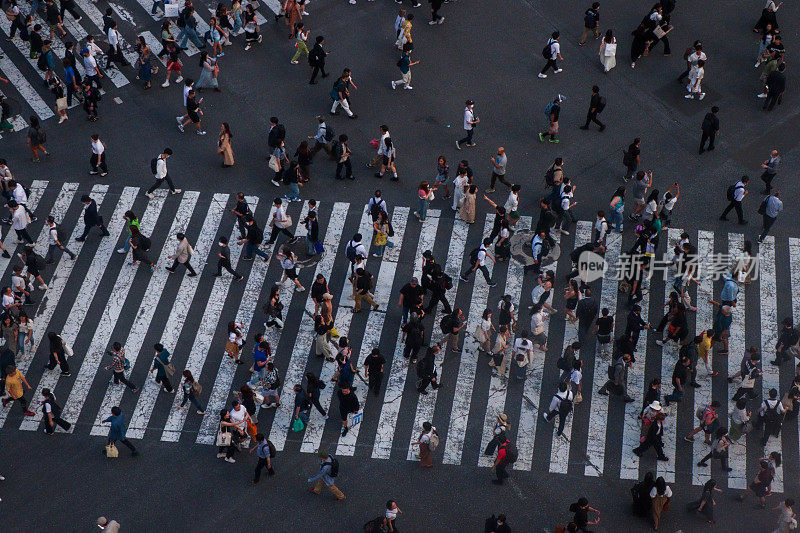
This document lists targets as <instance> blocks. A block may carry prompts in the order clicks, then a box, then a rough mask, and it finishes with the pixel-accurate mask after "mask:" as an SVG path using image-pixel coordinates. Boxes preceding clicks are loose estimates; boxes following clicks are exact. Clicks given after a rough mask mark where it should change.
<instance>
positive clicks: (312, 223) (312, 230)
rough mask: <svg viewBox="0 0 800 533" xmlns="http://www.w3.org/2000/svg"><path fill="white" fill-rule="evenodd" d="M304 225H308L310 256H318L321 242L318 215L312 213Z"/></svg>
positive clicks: (307, 238)
mask: <svg viewBox="0 0 800 533" xmlns="http://www.w3.org/2000/svg"><path fill="white" fill-rule="evenodd" d="M303 223H304V224H305V225H306V244H307V245H308V255H310V256H314V255H317V243H318V242H319V222H318V221H317V213H316V212H314V211H310V212H309V213H308V216H307V217H306V218H305V220H304V221H303Z"/></svg>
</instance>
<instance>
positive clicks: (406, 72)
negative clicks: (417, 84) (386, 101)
mask: <svg viewBox="0 0 800 533" xmlns="http://www.w3.org/2000/svg"><path fill="white" fill-rule="evenodd" d="M413 51H414V45H413V44H411V43H406V44H404V45H403V55H402V56H401V57H400V59H399V60H398V61H397V66H398V67H400V72H402V73H403V77H402V78H400V79H399V80H397V81H392V89H396V88H397V86H398V85H400V84H401V83H402V84H403V89H409V90H410V89H413V87H412V86H411V67H413V66H414V65H416V64H418V63H419V61H414V62H413V63H412V62H411V52H413Z"/></svg>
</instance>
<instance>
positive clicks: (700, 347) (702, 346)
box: [694, 329, 717, 376]
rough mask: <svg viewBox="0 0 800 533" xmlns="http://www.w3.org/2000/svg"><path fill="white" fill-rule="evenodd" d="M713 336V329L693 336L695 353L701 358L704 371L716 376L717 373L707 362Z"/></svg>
mask: <svg viewBox="0 0 800 533" xmlns="http://www.w3.org/2000/svg"><path fill="white" fill-rule="evenodd" d="M713 336H714V330H713V329H709V330H706V331H704V332H703V333H701V334H700V335H698V336H697V337H695V339H694V343H695V344H697V355H698V358H699V359H702V360H703V365H704V366H705V367H706V372H708V375H709V376H716V375H717V373H716V372H714V371H713V370H712V369H711V365H709V362H708V356H709V354H710V353H711V337H713Z"/></svg>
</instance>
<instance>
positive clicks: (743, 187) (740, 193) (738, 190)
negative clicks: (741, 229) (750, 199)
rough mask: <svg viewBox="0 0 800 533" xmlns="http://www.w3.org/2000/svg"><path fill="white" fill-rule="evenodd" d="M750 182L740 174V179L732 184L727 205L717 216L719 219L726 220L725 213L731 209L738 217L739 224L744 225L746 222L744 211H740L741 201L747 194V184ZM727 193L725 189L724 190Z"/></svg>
mask: <svg viewBox="0 0 800 533" xmlns="http://www.w3.org/2000/svg"><path fill="white" fill-rule="evenodd" d="M748 183H750V178H749V177H747V176H742V179H740V180H739V181H737V182H736V183H735V184H734V186H733V198H728V200H729V201H730V203H729V204H728V207H726V208H725V211H723V212H722V214H721V215H720V216H719V219H720V220H728V219H727V215H728V213H730V212H731V211H732V210H734V209H735V210H736V216H737V217H738V218H739V224H740V225H744V224H747V221H746V220H745V219H744V212H743V211H742V201H743V200H744V197H745V196H747V192H748V191H747V184H748ZM726 193H727V191H726Z"/></svg>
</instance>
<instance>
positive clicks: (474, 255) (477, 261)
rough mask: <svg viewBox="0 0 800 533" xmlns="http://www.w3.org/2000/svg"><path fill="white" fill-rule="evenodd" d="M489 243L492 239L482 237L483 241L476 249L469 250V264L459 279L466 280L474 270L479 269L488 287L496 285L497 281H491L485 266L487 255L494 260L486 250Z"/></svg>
mask: <svg viewBox="0 0 800 533" xmlns="http://www.w3.org/2000/svg"><path fill="white" fill-rule="evenodd" d="M491 244H492V239H490V238H489V237H486V238H485V239H483V242H482V243H481V245H480V246H479V247H478V248H477V249H475V250H473V251H472V252H470V264H471V266H470V268H468V269H467V270H465V271H464V272H463V273H462V274H461V281H464V282H468V281H469V276H470V275H471V274H474V273H475V271H476V270H478V269H480V271H481V273H482V274H483V278H484V279H485V280H486V284H487V285H489V287H495V286H497V283H495V282H494V281H492V276H491V274H489V269H488V268H486V258H487V257H488V258H489V259H491V260H492V262H493V263H494V262H495V260H494V257H492V256H491V255H489V252H487V251H486V247H487V246H490V245H491Z"/></svg>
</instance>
